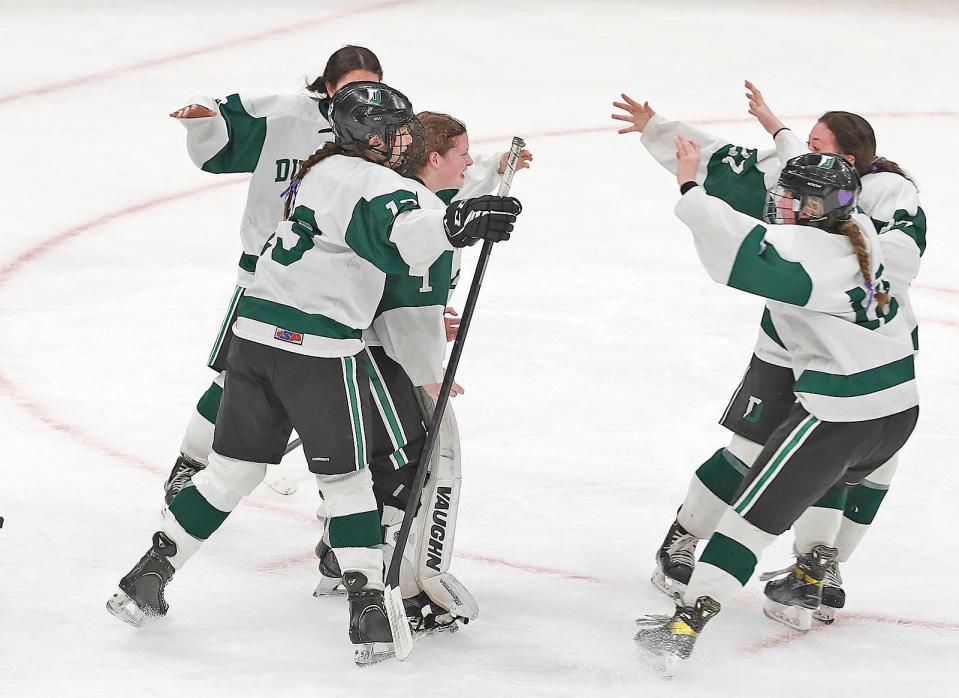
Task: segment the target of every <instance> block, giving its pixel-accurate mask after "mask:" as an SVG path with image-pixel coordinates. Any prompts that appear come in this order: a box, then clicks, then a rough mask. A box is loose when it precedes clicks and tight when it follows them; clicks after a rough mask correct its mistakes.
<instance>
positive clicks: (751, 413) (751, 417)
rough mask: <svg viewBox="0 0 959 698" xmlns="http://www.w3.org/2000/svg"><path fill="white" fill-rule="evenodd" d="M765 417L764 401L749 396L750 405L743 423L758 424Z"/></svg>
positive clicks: (744, 414)
mask: <svg viewBox="0 0 959 698" xmlns="http://www.w3.org/2000/svg"><path fill="white" fill-rule="evenodd" d="M762 416H763V401H762V400H760V399H759V398H758V397H754V396H752V395H750V396H749V404H748V405H746V411H745V412H744V413H743V421H744V422H751V423H752V424H756V423H757V422H758V421H759V420H760V418H762Z"/></svg>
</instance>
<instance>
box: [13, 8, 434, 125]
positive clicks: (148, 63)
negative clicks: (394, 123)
mask: <svg viewBox="0 0 959 698" xmlns="http://www.w3.org/2000/svg"><path fill="white" fill-rule="evenodd" d="M415 1H416V0H386V1H385V2H379V3H376V4H373V5H367V6H365V7H360V8H357V9H355V10H347V11H344V12H337V13H334V14H329V15H324V16H322V17H314V18H313V19H304V20H300V21H298V22H294V23H292V24H285V25H283V26H281V27H274V28H273V29H266V30H264V31H261V32H256V33H254V34H247V35H246V36H240V37H237V38H235V39H224V40H222V41H218V42H216V43H213V44H208V45H207V46H203V47H202V48H196V49H190V50H188V51H181V52H179V53H173V54H170V55H168V56H159V57H157V58H150V59H147V60H143V61H138V62H136V63H129V64H127V65H121V66H118V67H116V68H110V69H108V70H101V71H100V72H97V73H90V74H89V75H80V76H77V77H75V78H69V79H67V80H61V81H59V82H52V83H48V84H46V85H40V86H39V87H34V88H31V89H29V90H22V91H20V92H13V93H10V94H6V95H0V106H2V105H5V104H10V103H11V102H16V101H18V100H21V99H26V98H27V97H39V96H41V95H47V94H52V93H54V92H62V91H64V90H69V89H72V88H74V87H79V86H81V85H88V84H90V83H94V82H102V81H104V80H112V79H114V78H117V77H120V76H122V75H127V74H129V73H135V72H137V71H140V70H145V69H147V68H155V67H157V66H160V65H167V64H169V63H176V62H178V61H183V60H187V59H189V58H195V57H196V56H202V55H205V54H208V53H215V52H217V51H226V50H228V49H232V48H236V47H237V46H242V45H243V44H249V43H254V42H257V41H262V40H264V39H271V38H274V37H277V36H287V35H289V34H294V33H296V32H301V31H306V30H310V29H313V28H315V27H316V26H317V25H322V24H327V23H328V22H333V21H335V20H338V19H345V18H347V17H354V16H356V15H361V14H366V13H368V12H376V11H378V10H384V9H389V8H391V7H394V6H397V5H408V4H410V3H411V2H415Z"/></svg>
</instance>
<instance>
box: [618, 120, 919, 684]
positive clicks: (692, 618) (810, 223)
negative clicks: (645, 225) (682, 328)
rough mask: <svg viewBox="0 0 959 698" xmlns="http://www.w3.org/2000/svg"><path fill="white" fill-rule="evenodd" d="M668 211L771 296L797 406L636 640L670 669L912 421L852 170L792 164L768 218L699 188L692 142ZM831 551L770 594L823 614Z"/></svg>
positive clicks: (878, 259) (902, 348)
mask: <svg viewBox="0 0 959 698" xmlns="http://www.w3.org/2000/svg"><path fill="white" fill-rule="evenodd" d="M676 160H677V181H678V182H679V183H680V191H681V193H682V197H681V199H680V201H679V203H678V204H677V206H676V214H677V216H678V217H679V218H680V220H682V221H683V222H684V223H685V224H686V225H687V226H688V227H689V228H690V230H691V231H692V233H693V238H694V241H695V243H696V249H697V252H698V254H699V257H700V260H701V261H702V263H703V265H704V266H705V267H706V270H707V271H708V272H709V274H710V276H711V277H712V278H713V279H714V280H715V281H718V282H720V283H723V284H725V285H727V286H730V287H733V288H738V289H740V290H743V291H746V292H748V293H752V294H756V295H760V296H762V297H765V298H766V299H767V310H768V311H769V314H770V317H771V319H772V322H773V324H774V326H775V327H776V329H777V333H778V338H779V341H780V342H781V344H782V347H783V348H784V349H785V352H786V354H787V356H788V357H789V361H790V363H791V366H792V371H793V375H794V376H795V378H796V382H795V385H794V386H793V391H794V393H795V395H796V398H797V402H796V404H795V405H793V406H792V408H791V410H790V411H789V414H788V415H787V416H786V417H785V418H784V420H783V421H782V423H781V424H780V425H779V426H777V427H776V429H775V430H774V431H773V433H772V435H771V436H770V437H769V438H768V439H767V441H766V443H765V445H764V446H763V448H762V450H761V452H760V453H759V455H758V456H757V458H756V462H755V464H754V466H753V467H752V468H751V469H750V471H749V473H748V474H747V476H746V478H745V480H744V482H743V485H742V486H741V487H740V489H739V493H738V494H737V495H736V496H735V498H734V500H733V503H732V505H731V506H730V507H729V508H727V509H726V511H725V513H724V514H723V515H722V517H721V519H720V522H719V525H718V527H717V529H716V532H715V533H713V534H712V536H711V537H710V540H709V544H708V545H707V546H706V548H705V550H704V551H703V554H702V556H701V558H700V560H699V563H698V564H697V565H696V567H695V569H694V571H693V574H692V576H691V578H690V580H689V583H688V585H687V587H686V589H685V592H684V593H683V594H682V596H681V597H680V598H679V599H678V600H677V608H676V611H675V613H674V614H673V616H672V617H665V616H649V617H647V618H646V619H645V620H644V621H642V622H641V624H642V625H643V626H644V627H643V628H642V629H641V630H640V631H639V632H638V633H637V635H636V641H637V643H638V644H639V646H640V648H641V649H642V650H644V651H645V652H646V653H647V654H648V655H650V656H651V657H653V658H654V659H655V661H656V662H657V663H658V664H659V665H660V667H661V668H662V669H663V670H664V671H665V672H666V673H672V672H674V671H675V670H676V668H677V665H678V664H679V662H680V661H681V660H682V659H686V658H688V657H689V655H690V653H691V651H692V649H693V646H694V644H695V642H696V639H697V637H698V635H699V633H700V632H701V631H702V628H703V627H704V626H705V624H706V623H707V622H708V621H709V620H710V619H711V618H712V617H713V616H714V615H715V614H716V613H718V612H719V610H720V609H721V604H722V603H724V602H725V601H726V600H728V599H729V598H730V596H731V595H733V594H735V593H736V592H738V591H739V589H741V587H742V586H743V585H744V584H745V583H746V582H747V581H748V580H749V578H750V577H751V576H752V574H753V571H754V569H755V566H756V563H757V560H758V558H759V556H760V555H761V553H762V550H763V549H764V548H765V547H766V546H768V545H769V544H770V543H771V542H772V541H773V540H775V538H776V537H777V536H778V535H780V534H781V533H783V532H784V531H785V530H786V529H788V528H789V527H790V526H791V525H792V524H793V523H794V522H795V520H796V519H797V518H798V517H799V516H800V514H802V512H803V511H805V510H806V509H807V508H808V507H809V506H811V505H812V504H814V503H815V502H816V501H818V500H819V499H820V498H821V497H822V496H823V495H825V494H826V492H828V491H829V489H830V488H832V487H833V486H835V485H837V484H840V483H847V484H855V483H858V482H861V481H862V480H863V479H864V478H865V477H866V476H868V475H869V473H871V472H872V471H874V470H875V469H876V468H878V467H879V466H881V465H882V464H883V463H885V462H886V461H888V460H889V459H890V458H891V457H892V456H894V455H895V453H896V452H897V451H898V450H899V449H900V448H901V447H902V445H903V444H904V443H905V442H906V440H907V439H908V437H909V435H910V434H911V432H912V430H913V428H914V427H915V423H916V419H917V417H918V411H919V408H918V394H917V392H916V386H915V373H914V366H913V348H912V342H911V338H910V331H911V329H912V328H911V327H909V326H908V320H907V318H906V317H905V316H904V315H902V314H900V313H899V312H898V304H897V302H896V299H895V298H893V297H891V296H890V295H889V282H888V281H887V280H886V279H885V278H884V276H883V259H882V249H881V247H880V245H879V241H878V235H877V234H876V231H875V228H874V226H873V225H872V222H871V221H870V220H869V219H868V218H866V217H865V216H863V215H862V214H859V213H856V200H857V197H858V195H859V193H860V191H861V186H860V182H859V176H858V174H857V173H856V171H855V169H853V167H852V166H851V165H850V164H849V163H848V162H847V161H846V160H845V159H843V158H842V157H841V156H840V155H838V154H819V153H810V154H806V155H801V156H798V157H796V158H793V159H791V160H789V161H788V162H787V163H786V165H785V167H784V168H783V170H782V172H781V174H780V176H779V179H778V183H777V185H776V186H775V187H774V188H773V189H771V190H770V192H769V195H768V197H767V202H766V207H765V211H764V216H763V218H764V220H765V224H763V223H761V222H760V221H758V220H756V219H754V218H751V217H749V216H747V215H745V214H742V213H739V212H738V211H735V210H734V209H733V208H732V207H731V206H729V205H728V204H727V203H725V202H723V201H721V200H720V199H718V198H716V197H713V196H709V195H708V194H707V193H706V192H705V190H704V188H703V187H702V186H700V185H698V184H697V183H696V181H695V180H696V176H697V173H698V172H699V171H700V168H701V154H700V148H699V146H698V145H697V144H696V143H695V142H694V141H690V140H687V139H686V138H684V137H682V136H680V137H678V138H677V139H676ZM835 555H836V550H835V549H834V548H830V547H827V546H825V545H817V546H815V547H814V548H813V549H812V551H810V553H809V554H806V555H801V556H800V558H799V560H798V562H797V564H796V566H795V567H794V568H792V569H790V570H789V575H788V576H787V577H785V578H783V579H780V580H776V582H774V583H773V584H772V588H771V589H770V588H767V595H770V596H772V597H774V598H775V599H776V600H777V601H779V602H780V603H783V604H785V605H812V604H815V605H817V606H818V604H819V600H820V596H819V594H820V591H821V582H822V579H823V577H824V575H825V569H826V568H827V567H828V566H829V565H830V564H831V563H832V561H833V560H834V559H835Z"/></svg>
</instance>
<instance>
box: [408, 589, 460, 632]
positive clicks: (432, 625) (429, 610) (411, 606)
mask: <svg viewBox="0 0 959 698" xmlns="http://www.w3.org/2000/svg"><path fill="white" fill-rule="evenodd" d="M403 607H404V608H405V609H406V617H407V618H408V619H409V621H410V630H411V631H412V632H413V637H414V638H419V637H429V636H430V635H436V634H438V633H455V632H456V631H457V630H459V623H457V622H456V621H457V620H462V621H463V624H464V625H465V624H466V623H469V619H468V618H458V617H457V616H454V615H453V614H452V613H450V612H449V611H447V610H445V609H443V608H442V607H440V606H437V605H436V604H435V603H433V601H432V600H431V599H430V597H429V596H428V595H427V594H426V592H425V591H421V592H420V593H419V594H417V595H416V596H413V597H411V598H408V599H403Z"/></svg>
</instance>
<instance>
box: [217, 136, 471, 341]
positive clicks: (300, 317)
mask: <svg viewBox="0 0 959 698" xmlns="http://www.w3.org/2000/svg"><path fill="white" fill-rule="evenodd" d="M445 212H446V207H445V205H444V204H443V202H442V201H440V200H439V199H438V198H437V197H436V195H435V194H433V193H432V192H431V191H429V189H427V188H426V187H424V186H423V185H422V184H420V183H419V182H417V181H415V180H412V179H405V178H404V177H401V176H400V175H399V174H397V173H396V172H393V171H392V170H390V169H388V168H386V167H383V166H381V165H376V164H373V163H371V162H367V161H366V160H363V159H361V158H357V157H347V156H345V155H333V156H331V157H329V158H327V159H325V160H323V161H322V162H320V163H318V164H317V165H315V166H314V167H313V168H312V169H311V170H310V171H309V173H307V175H306V177H305V178H304V179H303V181H302V182H301V183H300V186H299V191H298V192H297V195H296V200H295V202H294V206H293V211H292V213H291V214H290V218H289V219H288V220H285V221H283V222H281V223H280V224H279V225H278V226H277V228H276V233H275V234H274V235H273V236H272V237H271V238H270V239H269V240H268V241H267V242H266V244H265V245H264V246H263V249H262V252H261V254H260V258H259V261H258V262H257V268H256V275H255V277H254V279H253V283H252V284H251V285H250V286H249V288H248V289H247V291H246V293H245V294H244V296H243V298H242V300H241V301H240V303H239V305H238V306H237V316H238V317H237V321H236V323H235V324H234V326H233V331H234V333H235V334H236V335H237V336H238V337H243V338H244V339H249V340H252V341H255V342H260V343H261V344H266V345H269V346H274V347H277V348H279V349H284V350H286V351H292V352H297V353H302V354H309V355H311V356H325V357H338V356H351V355H353V354H356V353H357V352H358V351H360V350H361V349H362V348H363V346H364V343H363V340H362V331H363V330H364V329H366V328H367V327H369V326H370V324H371V323H372V322H373V318H374V315H375V313H376V311H377V308H378V307H379V306H380V303H381V301H382V300H383V294H384V288H385V282H386V277H387V274H393V275H397V276H400V277H407V276H409V277H416V276H420V277H422V276H423V275H424V274H425V273H426V272H427V270H428V269H429V268H430V267H431V266H432V265H433V264H434V262H436V260H437V258H438V257H439V256H440V255H441V254H442V253H443V252H444V251H447V250H449V251H452V250H453V247H452V246H451V245H450V243H449V240H448V239H447V237H446V234H445V232H444V230H443V217H444V215H445Z"/></svg>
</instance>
